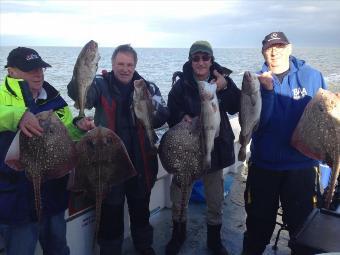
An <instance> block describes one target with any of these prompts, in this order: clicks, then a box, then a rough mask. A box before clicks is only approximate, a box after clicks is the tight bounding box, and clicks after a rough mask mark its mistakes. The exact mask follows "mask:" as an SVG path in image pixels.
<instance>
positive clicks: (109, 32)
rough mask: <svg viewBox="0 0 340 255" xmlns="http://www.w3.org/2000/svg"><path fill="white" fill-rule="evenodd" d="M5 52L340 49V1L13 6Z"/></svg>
mask: <svg viewBox="0 0 340 255" xmlns="http://www.w3.org/2000/svg"><path fill="white" fill-rule="evenodd" d="M0 11H1V14H0V15H1V17H0V35H1V37H0V46H83V45H84V44H85V43H86V42H87V41H89V40H91V39H93V40H95V41H97V42H98V43H99V45H100V46H101V47H106V46H107V47H115V46H117V45H119V44H123V43H131V44H132V46H134V47H170V48H187V47H190V45H191V44H192V42H194V41H196V40H202V39H204V40H208V41H210V43H211V44H212V45H213V47H216V48H226V47H260V44H261V41H262V39H263V37H264V36H265V35H266V34H268V33H269V32H271V31H284V32H285V33H286V35H287V37H288V38H289V39H290V41H291V42H292V43H293V44H294V45H295V46H297V47H340V29H339V24H340V1H336V0H334V1H324V0H320V1H316V0H315V1H301V0H299V1H297V0H294V1H293V0H291V1H289V0H281V1H257V0H248V1H246V0H239V1H236V0H235V1H197V0H196V1H180V0H177V1H162V0H158V1H128V0H126V1H113V0H111V1H109V0H106V1H99V0H98V1H97V0H95V1H90V0H88V1H81V0H77V1H71V0H69V1H61V0H59V1H50V0H41V1H13V0H12V1H6V0H0Z"/></svg>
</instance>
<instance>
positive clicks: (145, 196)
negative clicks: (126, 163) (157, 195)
mask: <svg viewBox="0 0 340 255" xmlns="http://www.w3.org/2000/svg"><path fill="white" fill-rule="evenodd" d="M125 197H126V199H127V205H128V208H129V214H130V230H131V237H132V240H133V243H134V245H135V247H136V249H137V250H143V249H145V248H147V247H150V246H151V245H152V240H153V228H152V226H151V225H150V222H149V217H150V211H149V202H150V192H147V191H146V190H145V188H144V185H142V183H140V182H139V178H138V176H137V177H133V178H131V179H130V180H128V181H126V182H125V183H124V184H122V185H119V186H115V187H113V188H112V190H111V192H110V194H109V195H108V197H107V198H106V199H105V200H104V201H103V204H102V214H101V221H100V227H99V233H98V243H99V246H100V250H101V253H100V254H101V255H103V254H116V253H112V250H121V245H122V242H123V239H124V203H125ZM105 250H107V251H108V253H105ZM117 254H119V253H117Z"/></svg>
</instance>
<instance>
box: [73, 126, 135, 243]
mask: <svg viewBox="0 0 340 255" xmlns="http://www.w3.org/2000/svg"><path fill="white" fill-rule="evenodd" d="M76 151H77V155H78V164H77V166H76V168H75V172H74V176H73V181H72V182H73V184H72V186H71V190H74V191H84V192H86V193H87V194H88V195H89V197H91V198H93V199H95V200H96V228H95V239H96V237H97V233H98V229H99V224H100V215H101V205H102V200H103V199H104V197H105V195H106V194H107V193H109V192H110V190H111V187H112V186H113V185H117V184H120V183H122V182H124V181H125V180H127V179H129V178H131V177H133V176H135V175H136V174H137V173H136V171H135V168H134V166H133V164H132V162H131V160H130V157H129V155H128V153H127V151H126V148H125V146H124V144H123V142H122V141H121V139H120V138H119V137H118V136H117V135H116V134H115V133H114V132H113V131H112V130H110V129H107V128H104V127H96V128H94V129H92V130H90V131H89V132H87V133H86V135H84V136H83V137H82V138H81V140H80V141H79V142H78V143H77V144H76Z"/></svg>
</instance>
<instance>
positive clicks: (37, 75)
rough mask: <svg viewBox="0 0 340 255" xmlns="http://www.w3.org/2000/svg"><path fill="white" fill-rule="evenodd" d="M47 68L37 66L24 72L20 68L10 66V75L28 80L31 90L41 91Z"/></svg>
mask: <svg viewBox="0 0 340 255" xmlns="http://www.w3.org/2000/svg"><path fill="white" fill-rule="evenodd" d="M44 70H45V68H42V67H40V68H36V69H33V70H31V71H28V72H23V71H21V70H20V69H18V68H13V67H12V68H10V69H9V75H10V76H11V77H13V78H16V79H23V80H25V81H27V83H28V86H29V88H30V90H31V91H40V90H41V87H42V85H43V83H44Z"/></svg>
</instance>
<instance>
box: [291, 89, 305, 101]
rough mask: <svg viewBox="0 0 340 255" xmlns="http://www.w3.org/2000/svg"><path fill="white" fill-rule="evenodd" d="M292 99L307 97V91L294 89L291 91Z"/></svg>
mask: <svg viewBox="0 0 340 255" xmlns="http://www.w3.org/2000/svg"><path fill="white" fill-rule="evenodd" d="M292 92H293V99H295V100H298V99H300V98H303V97H305V96H307V90H306V88H295V89H293V91H292Z"/></svg>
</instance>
